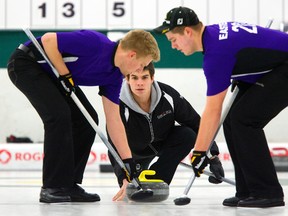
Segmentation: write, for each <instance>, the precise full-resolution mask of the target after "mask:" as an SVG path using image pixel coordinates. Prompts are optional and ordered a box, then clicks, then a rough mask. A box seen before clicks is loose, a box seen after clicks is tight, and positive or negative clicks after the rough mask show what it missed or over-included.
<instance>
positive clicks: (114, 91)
mask: <svg viewBox="0 0 288 216" xmlns="http://www.w3.org/2000/svg"><path fill="white" fill-rule="evenodd" d="M122 81H123V80H122V79H121V80H119V81H117V82H116V81H115V83H114V84H113V85H107V86H99V89H100V91H99V95H100V96H105V97H107V98H108V99H109V100H111V101H112V102H113V103H115V104H118V105H119V102H120V101H119V96H120V89H121V85H122Z"/></svg>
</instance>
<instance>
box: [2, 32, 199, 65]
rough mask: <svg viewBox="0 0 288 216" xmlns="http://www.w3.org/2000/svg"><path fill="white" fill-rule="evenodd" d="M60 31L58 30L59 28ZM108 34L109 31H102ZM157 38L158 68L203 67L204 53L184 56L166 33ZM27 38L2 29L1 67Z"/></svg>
mask: <svg viewBox="0 0 288 216" xmlns="http://www.w3.org/2000/svg"><path fill="white" fill-rule="evenodd" d="M48 31H51V30H48ZM57 31H58V30H57ZM32 32H33V34H34V35H35V36H40V35H42V34H44V33H45V32H47V30H45V31H34V30H33V31H32ZM101 32H102V33H104V34H107V31H101ZM152 34H153V36H154V37H155V38H156V40H157V42H158V45H159V48H160V51H161V60H160V61H159V62H158V63H156V64H155V67H157V68H201V67H202V54H201V53H195V54H194V55H192V56H188V57H187V56H184V55H183V54H182V53H180V52H178V51H176V50H173V49H172V48H171V44H170V42H168V40H167V39H166V37H165V36H164V35H158V34H154V33H152ZM26 40H27V36H26V34H25V33H24V32H23V31H22V30H18V31H16V30H15V31H10V30H2V31H0V44H1V46H0V68H6V65H7V61H8V58H9V56H10V54H11V53H12V52H13V50H14V49H15V48H16V47H17V46H18V45H19V44H20V43H22V42H25V41H26Z"/></svg>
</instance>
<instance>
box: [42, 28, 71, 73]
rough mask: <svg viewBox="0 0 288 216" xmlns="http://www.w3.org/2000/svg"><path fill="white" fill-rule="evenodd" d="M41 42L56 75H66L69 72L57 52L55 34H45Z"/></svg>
mask: <svg viewBox="0 0 288 216" xmlns="http://www.w3.org/2000/svg"><path fill="white" fill-rule="evenodd" d="M41 42H42V44H43V47H44V50H45V53H46V54H47V56H48V58H49V60H50V61H51V62H52V64H53V66H54V67H55V68H56V70H57V71H58V73H59V74H60V75H65V74H68V73H69V70H68V68H67V66H66V64H65V62H64V61H63V58H62V55H61V53H60V52H59V50H58V43H57V34H56V33H46V34H44V35H43V36H42V38H41Z"/></svg>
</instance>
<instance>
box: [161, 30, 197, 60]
mask: <svg viewBox="0 0 288 216" xmlns="http://www.w3.org/2000/svg"><path fill="white" fill-rule="evenodd" d="M165 35H166V37H167V39H168V41H170V42H171V47H172V49H177V50H178V51H180V52H182V53H183V54H184V55H186V56H188V55H191V54H193V53H194V47H193V43H192V40H191V37H190V34H188V33H187V32H186V31H184V34H179V33H172V32H171V31H170V32H167V33H166V34H165Z"/></svg>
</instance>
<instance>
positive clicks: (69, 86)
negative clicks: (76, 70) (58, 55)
mask: <svg viewBox="0 0 288 216" xmlns="http://www.w3.org/2000/svg"><path fill="white" fill-rule="evenodd" d="M58 79H59V82H60V83H61V84H62V87H63V89H64V91H65V93H66V95H68V96H70V95H71V93H72V91H75V85H74V81H73V79H72V74H71V73H68V74H65V75H60V76H59V78H58Z"/></svg>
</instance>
